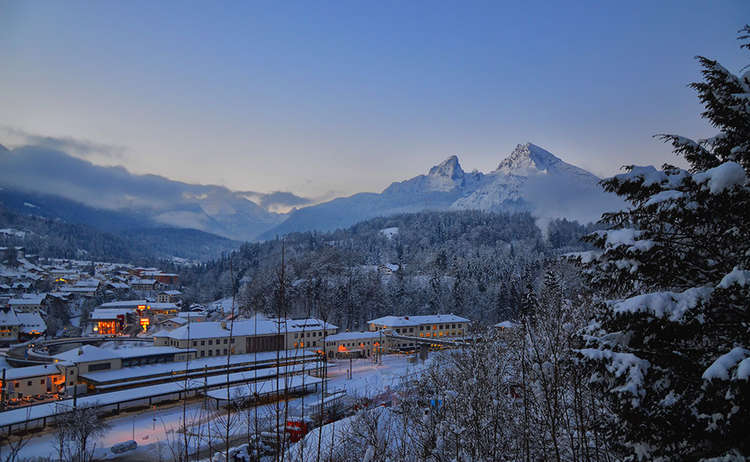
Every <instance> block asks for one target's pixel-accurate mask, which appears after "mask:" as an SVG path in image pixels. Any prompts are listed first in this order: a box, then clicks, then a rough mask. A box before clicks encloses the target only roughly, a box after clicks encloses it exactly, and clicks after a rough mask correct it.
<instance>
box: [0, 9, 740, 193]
mask: <svg viewBox="0 0 750 462" xmlns="http://www.w3.org/2000/svg"><path fill="white" fill-rule="evenodd" d="M520 3H522V2H515V1H514V2H507V3H505V2H500V1H493V2H437V1H436V2H417V1H414V2H403V1H399V2H387V1H384V2H382V1H381V2H364V1H351V2H292V1H289V2H185V1H181V2H151V1H147V2H133V1H128V2H114V1H105V2H76V1H66V2H52V1H33V2H15V1H2V2H0V63H2V64H1V67H2V72H0V102H1V104H0V143H3V144H8V145H10V146H14V145H19V144H23V143H24V142H27V141H28V140H33V139H34V138H33V137H34V136H52V137H60V138H65V139H67V140H68V141H71V142H73V141H80V142H81V143H87V145H88V146H94V147H95V149H82V150H80V151H78V152H75V153H74V154H76V155H79V156H81V157H85V158H88V159H90V160H92V161H94V162H96V163H99V164H103V165H124V166H126V167H127V168H128V169H130V170H131V171H134V172H137V173H157V174H161V175H165V176H168V177H170V178H174V179H178V180H184V181H189V182H200V183H212V184H221V185H225V186H229V187H231V188H233V189H240V190H254V191H274V190H285V191H287V190H288V191H292V192H295V193H297V194H302V195H306V196H312V197H328V196H330V195H339V194H351V193H354V192H359V191H380V190H381V189H383V188H384V187H386V186H387V185H388V184H389V183H390V182H391V181H394V180H401V179H405V178H409V177H412V176H414V175H417V174H419V173H424V172H426V170H427V169H428V168H429V167H430V166H431V165H434V164H436V163H438V162H440V161H441V160H443V159H444V158H446V157H448V156H449V155H452V154H458V155H459V157H460V159H461V162H462V165H463V166H464V168H465V169H466V170H471V169H474V168H477V169H480V170H483V171H487V170H491V169H493V168H495V166H496V165H497V164H498V163H499V162H500V160H501V159H502V158H504V157H505V156H506V155H507V154H508V153H509V152H510V151H511V150H512V149H513V147H514V146H515V145H516V144H518V143H523V142H526V141H531V142H534V143H536V144H538V145H540V146H543V147H545V148H546V149H548V150H550V151H551V152H553V153H555V154H557V155H558V156H560V157H562V158H563V159H564V160H566V161H568V162H571V163H574V164H576V165H579V166H581V167H583V168H586V169H589V170H591V171H592V172H594V173H596V174H598V175H608V174H612V173H615V172H616V171H617V169H618V168H619V167H620V166H621V165H623V164H627V163H638V164H661V163H663V162H675V158H674V157H673V155H672V154H671V153H670V150H669V149H668V147H667V146H664V145H662V144H660V143H659V142H658V141H656V140H654V139H653V138H652V135H653V134H655V133H659V132H677V133H680V134H683V135H687V136H694V137H700V136H705V135H710V134H712V130H711V129H710V127H708V126H707V125H706V124H705V123H704V122H702V121H701V120H699V118H698V116H697V114H698V112H699V111H700V106H699V105H698V103H697V100H696V98H695V95H694V93H693V92H692V90H690V89H689V88H687V87H686V84H687V83H688V82H690V81H692V80H696V79H697V78H699V74H698V66H697V64H696V62H695V60H694V59H693V57H694V56H695V55H698V54H703V55H706V56H709V57H713V58H716V59H719V60H720V61H721V62H722V63H723V64H724V65H725V66H726V67H727V68H729V69H730V70H734V71H738V70H739V69H740V68H741V67H742V66H744V65H745V64H747V63H748V62H749V60H748V59H747V58H748V56H747V54H746V52H742V51H740V50H739V48H738V43H737V40H736V31H737V30H738V29H739V28H740V27H741V26H742V25H743V24H744V23H745V22H750V14H749V13H750V2H746V1H730V0H726V1H716V2H710V1H704V2H693V1H673V2H667V1H665V2H645V1H644V2H639V1H630V2H523V4H520ZM73 145H75V143H73Z"/></svg>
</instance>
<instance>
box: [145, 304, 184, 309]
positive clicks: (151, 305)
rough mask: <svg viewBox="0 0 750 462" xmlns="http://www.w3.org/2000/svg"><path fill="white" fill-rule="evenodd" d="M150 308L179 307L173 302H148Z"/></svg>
mask: <svg viewBox="0 0 750 462" xmlns="http://www.w3.org/2000/svg"><path fill="white" fill-rule="evenodd" d="M146 306H150V307H151V309H152V310H177V309H179V307H178V306H177V305H175V304H174V303H148V304H147V305H146Z"/></svg>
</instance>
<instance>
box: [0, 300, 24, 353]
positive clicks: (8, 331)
mask: <svg viewBox="0 0 750 462" xmlns="http://www.w3.org/2000/svg"><path fill="white" fill-rule="evenodd" d="M20 330H21V321H20V320H19V319H18V316H16V312H15V311H13V308H11V307H9V306H7V305H5V306H4V307H3V308H2V309H0V343H5V344H7V343H15V342H16V341H18V333H19V331H20Z"/></svg>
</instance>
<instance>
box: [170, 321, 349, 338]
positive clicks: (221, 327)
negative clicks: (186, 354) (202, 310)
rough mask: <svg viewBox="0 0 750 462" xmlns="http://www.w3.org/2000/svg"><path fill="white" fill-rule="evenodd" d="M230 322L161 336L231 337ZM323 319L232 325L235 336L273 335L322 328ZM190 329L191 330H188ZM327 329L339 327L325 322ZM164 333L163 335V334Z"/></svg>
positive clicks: (196, 325)
mask: <svg viewBox="0 0 750 462" xmlns="http://www.w3.org/2000/svg"><path fill="white" fill-rule="evenodd" d="M230 325H231V324H230V323H229V322H226V321H225V322H223V323H222V322H195V323H190V324H189V325H184V326H182V327H178V328H177V329H175V330H173V331H171V332H162V333H160V335H159V336H160V337H168V338H171V339H175V340H185V339H188V338H190V339H201V338H217V337H219V338H223V337H229V328H230ZM323 328H324V327H323V321H321V320H320V319H292V320H281V321H279V320H271V319H262V318H258V319H257V320H255V319H246V320H242V321H235V322H234V326H233V327H232V335H233V336H235V337H241V336H249V335H272V334H276V333H281V334H284V333H286V332H301V331H303V330H305V331H312V330H322V329H323ZM188 329H189V332H188ZM325 329H338V327H336V326H334V325H333V324H331V323H325ZM162 334H163V335H162Z"/></svg>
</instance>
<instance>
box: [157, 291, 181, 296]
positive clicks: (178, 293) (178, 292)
mask: <svg viewBox="0 0 750 462" xmlns="http://www.w3.org/2000/svg"><path fill="white" fill-rule="evenodd" d="M159 293H160V294H167V295H173V296H174V295H182V292H180V291H179V290H163V291H161V292H159Z"/></svg>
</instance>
